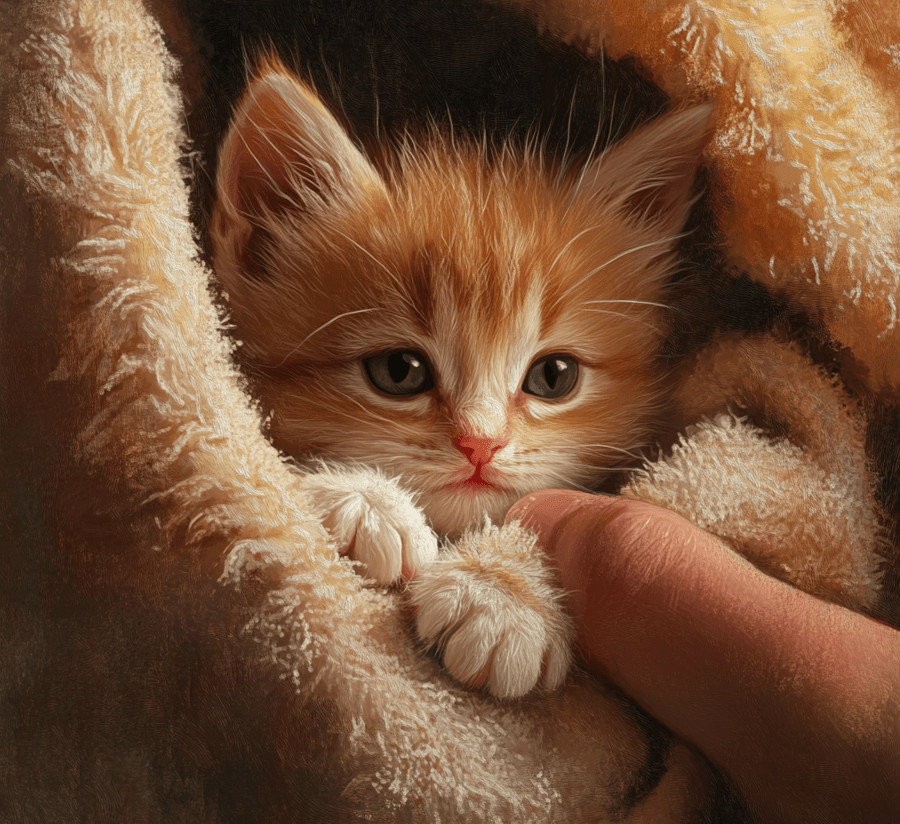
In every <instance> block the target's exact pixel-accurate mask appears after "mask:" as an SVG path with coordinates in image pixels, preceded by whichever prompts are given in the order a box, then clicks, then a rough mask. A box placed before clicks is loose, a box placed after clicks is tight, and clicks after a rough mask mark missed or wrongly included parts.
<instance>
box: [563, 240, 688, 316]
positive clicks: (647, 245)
mask: <svg viewBox="0 0 900 824" xmlns="http://www.w3.org/2000/svg"><path fill="white" fill-rule="evenodd" d="M592 228H594V229H596V228H598V227H596V226H594V227H592ZM588 231H590V230H589V229H585V230H584V232H579V233H578V234H577V235H575V237H574V238H572V240H570V241H569V243H567V244H566V246H565V247H564V248H563V252H564V251H565V250H566V249H568V247H569V246H570V245H571V244H572V242H573V241H575V240H577V239H578V238H579V237H581V235H583V234H584V233H585V232H588ZM685 236H686V235H685V234H683V233H682V234H680V235H672V236H669V237H664V238H659V239H657V240H651V241H650V242H649V243H642V244H641V245H640V246H632V247H631V248H630V249H626V250H625V251H624V252H619V254H617V255H615V256H614V257H611V258H610V259H609V260H607V261H606V262H604V263H601V264H600V265H599V266H598V267H597V268H596V269H592V270H591V271H590V272H588V273H587V274H586V275H585V276H584V277H583V278H581V280H579V281H577V282H576V283H574V284H573V285H572V286H570V287H569V288H568V289H566V291H565V292H563V293H562V295H560V296H559V297H558V298H557V299H556V301H555V302H554V304H553V306H552V307H551V308H555V307H556V306H557V305H558V304H559V302H560V301H561V300H564V299H565V298H567V297H568V296H569V295H570V294H571V293H572V292H573V291H574V290H575V289H577V288H578V287H579V286H581V284H582V283H584V282H585V281H586V280H589V279H590V278H592V277H593V276H594V275H596V274H597V273H598V272H602V271H603V270H604V269H605V268H606V267H607V266H609V265H611V264H613V263H615V262H616V261H617V260H621V259H622V258H623V257H625V256H626V255H633V254H634V253H635V252H641V251H643V250H644V249H649V248H651V247H653V246H663V245H665V244H667V243H672V242H673V241H676V240H680V239H681V238H683V237H685ZM561 255H562V252H560V254H559V255H557V256H556V260H559V258H560V256H561ZM553 263H554V265H556V261H554V262H553ZM550 269H551V271H552V269H553V267H552V266H551V267H550ZM548 274H549V272H548Z"/></svg>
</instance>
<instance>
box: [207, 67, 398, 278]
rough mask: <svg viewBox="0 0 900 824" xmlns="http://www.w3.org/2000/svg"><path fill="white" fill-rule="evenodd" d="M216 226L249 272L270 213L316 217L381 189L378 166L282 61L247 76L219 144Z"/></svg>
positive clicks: (268, 221)
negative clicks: (231, 242) (248, 81)
mask: <svg viewBox="0 0 900 824" xmlns="http://www.w3.org/2000/svg"><path fill="white" fill-rule="evenodd" d="M216 190H217V204H216V221H217V222H218V223H217V225H216V226H215V227H214V231H217V232H218V233H219V234H222V235H228V236H229V237H232V238H233V239H235V240H236V241H237V246H238V249H237V251H238V259H239V260H240V261H241V264H242V265H244V266H245V272H251V271H252V269H253V261H254V259H255V256H256V255H257V254H258V252H259V247H260V246H262V245H263V244H264V242H265V240H266V234H267V231H268V229H269V227H270V224H271V218H273V217H274V218H276V219H277V218H278V217H280V216H281V215H284V214H285V213H287V212H291V213H293V214H306V215H311V216H315V215H317V214H322V213H323V212H327V211H328V210H329V209H334V208H341V207H351V208H352V207H353V206H354V205H356V204H358V203H359V202H360V200H361V199H362V198H364V197H365V196H366V195H367V194H370V193H372V192H374V191H378V192H384V191H386V190H385V186H384V183H383V181H382V179H381V177H380V176H379V174H378V172H377V171H376V170H375V168H374V167H373V166H372V164H371V163H369V161H368V160H367V159H366V158H365V157H364V156H363V154H362V152H360V151H359V149H357V148H356V146H354V145H353V142H352V141H351V140H350V137H349V136H348V135H347V133H346V131H345V130H344V129H343V127H342V126H341V125H340V123H338V121H337V120H336V119H335V118H334V116H333V115H332V114H331V113H330V112H329V111H328V109H327V108H325V105H324V104H323V103H322V101H321V100H320V99H319V97H318V96H317V95H316V93H315V92H314V91H313V90H312V89H311V88H310V87H309V86H307V85H306V84H304V83H302V82H301V81H300V80H299V79H297V78H296V77H294V76H293V75H292V74H290V73H289V72H288V71H287V70H286V69H283V68H281V67H280V66H277V65H275V66H273V67H269V68H267V69H266V70H265V71H264V72H263V73H262V74H261V75H260V76H259V77H257V78H256V79H255V80H253V81H252V82H251V84H250V86H249V88H248V90H247V92H246V94H245V95H244V98H243V99H242V100H241V102H240V104H239V105H238V108H237V110H236V112H235V115H234V118H233V120H232V124H231V126H230V127H229V129H228V134H227V135H226V137H225V140H224V141H223V143H222V148H221V150H220V152H219V160H218V176H217V181H216Z"/></svg>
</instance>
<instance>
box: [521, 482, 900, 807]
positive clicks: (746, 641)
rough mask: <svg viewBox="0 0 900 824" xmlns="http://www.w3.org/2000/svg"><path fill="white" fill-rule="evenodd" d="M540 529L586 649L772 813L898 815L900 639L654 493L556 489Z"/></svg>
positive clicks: (533, 520) (525, 504) (539, 514)
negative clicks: (658, 502)
mask: <svg viewBox="0 0 900 824" xmlns="http://www.w3.org/2000/svg"><path fill="white" fill-rule="evenodd" d="M515 520H521V521H522V522H523V524H525V525H526V526H529V527H531V528H532V529H534V530H535V531H537V533H538V534H539V535H540V538H541V543H542V545H543V547H544V549H545V551H546V552H547V553H548V554H549V555H551V556H552V557H553V558H554V560H555V562H556V564H557V567H558V570H559V575H560V579H561V582H562V584H563V586H564V587H565V588H567V589H568V590H570V592H571V598H570V601H569V603H570V605H571V608H572V610H573V613H574V616H575V619H576V622H577V625H578V641H577V644H578V648H579V651H580V653H581V654H582V656H583V657H584V660H585V661H586V663H587V664H588V665H589V666H591V667H593V668H596V669H598V670H602V671H603V672H605V673H606V674H607V675H608V676H609V677H610V678H611V679H612V680H613V681H614V682H615V683H617V684H618V685H619V686H620V687H621V688H622V689H623V690H624V691H625V692H626V693H627V694H628V695H630V696H631V697H632V698H633V699H634V700H635V701H637V702H638V703H639V704H640V705H642V706H643V707H644V708H645V709H646V710H647V711H648V712H649V713H650V714H651V715H653V716H654V717H655V718H657V719H658V720H659V721H661V722H662V723H664V724H666V725H667V726H668V727H669V728H670V729H672V730H673V731H674V732H676V733H677V734H679V735H680V736H681V737H682V738H683V739H685V740H687V741H690V742H692V743H694V744H695V745H696V746H697V747H698V748H699V749H700V750H701V751H702V752H703V753H704V754H705V755H706V756H707V757H709V758H710V759H711V760H712V761H713V762H715V763H717V764H718V765H719V766H720V767H721V768H722V769H723V770H724V771H725V772H726V773H727V774H728V775H729V776H730V778H731V779H732V781H733V782H734V783H735V785H736V786H737V787H738V788H739V789H740V791H741V792H742V793H743V794H744V796H745V797H746V799H747V801H748V804H749V805H750V807H751V809H752V810H753V811H754V813H755V814H756V815H757V816H758V818H759V820H761V821H766V822H802V821H811V822H816V824H819V822H823V823H824V822H841V824H849V823H850V822H854V823H855V822H858V821H866V822H867V824H870V823H871V822H876V821H878V822H881V821H884V822H894V821H896V815H897V812H896V811H897V799H898V798H900V633H898V632H897V631H896V630H895V629H893V628H891V627H887V626H885V625H883V624H881V623H879V622H877V621H874V620H872V619H870V618H868V617H866V616H864V615H861V614H859V613H855V612H851V611H849V610H846V609H844V608H842V607H839V606H836V605H834V604H830V603H826V602H823V601H820V600H818V599H816V598H814V597H813V596H811V595H808V594H807V593H805V592H801V591H800V590H797V589H795V588H793V587H791V586H788V585H787V584H784V583H782V582H781V581H778V580H776V579H774V578H771V577H769V576H767V575H765V574H763V573H762V572H760V571H759V570H758V569H756V568H755V567H754V566H752V565H751V564H750V563H749V562H747V561H746V560H744V559H743V558H741V557H740V556H739V555H737V554H736V553H734V552H732V551H731V550H730V549H728V547H727V546H726V545H725V544H723V543H722V542H720V541H719V540H718V539H716V538H715V537H714V536H713V535H711V534H709V533H707V532H705V531H704V530H701V529H699V528H697V527H695V526H693V525H692V524H690V523H689V522H688V521H686V520H685V519H683V518H681V517H680V516H679V515H676V514H675V513H673V512H670V511H668V510H665V509H661V508H660V507H657V506H654V505H652V504H648V503H645V502H642V501H636V500H628V499H622V498H612V497H605V496H596V495H585V494H583V493H578V492H571V491H560V490H549V491H544V492H539V493H534V494H531V495H528V496H526V497H525V498H523V499H522V500H521V501H519V502H518V503H517V504H515V505H514V506H513V508H512V509H511V510H510V511H509V513H508V515H507V521H515Z"/></svg>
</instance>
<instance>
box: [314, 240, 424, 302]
mask: <svg viewBox="0 0 900 824" xmlns="http://www.w3.org/2000/svg"><path fill="white" fill-rule="evenodd" d="M332 231H334V233H335V234H337V235H340V236H341V237H342V238H344V239H345V240H349V241H350V243H352V244H353V245H354V246H355V247H356V248H357V249H359V251H360V252H362V253H363V254H364V255H367V256H368V257H369V258H370V259H371V260H372V262H373V263H375V264H376V265H377V266H380V267H381V268H382V269H384V271H385V272H386V273H387V276H388V277H389V278H390V279H391V280H392V281H394V283H395V284H396V285H397V289H398V290H399V293H400V296H401V297H402V298H404V299H406V294H405V293H406V290H405V289H404V287H403V284H402V282H401V281H400V278H399V277H398V276H397V274H396V273H394V272H392V271H391V270H390V269H388V267H387V266H385V265H384V263H382V262H381V261H380V260H379V259H378V258H377V257H375V255H373V254H372V253H371V252H370V251H369V250H368V249H366V248H365V247H364V246H361V245H360V244H359V243H357V242H356V241H355V240H354V239H353V238H352V237H350V235H347V234H345V233H344V232H342V231H340V230H339V229H333V230H332ZM408 302H409V301H408V300H407V303H408Z"/></svg>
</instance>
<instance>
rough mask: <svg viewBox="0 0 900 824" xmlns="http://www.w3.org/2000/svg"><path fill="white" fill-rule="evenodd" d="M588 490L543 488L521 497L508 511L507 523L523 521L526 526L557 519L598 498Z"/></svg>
mask: <svg viewBox="0 0 900 824" xmlns="http://www.w3.org/2000/svg"><path fill="white" fill-rule="evenodd" d="M596 497H597V496H596V495H591V494H589V493H587V492H577V491H575V490H572V489H541V490H538V491H537V492H530V493H529V494H528V495H525V496H524V497H523V498H519V500H518V501H516V502H515V503H514V504H513V505H512V506H511V507H510V509H509V511H508V512H507V513H506V523H511V522H512V521H521V522H522V523H524V524H525V525H526V526H535V525H536V524H537V523H538V522H543V521H555V520H557V519H559V518H561V517H562V516H564V515H567V514H569V513H570V512H573V511H575V510H576V509H580V508H581V507H582V506H584V505H585V504H586V503H588V502H590V501H592V500H593V499H594V498H596Z"/></svg>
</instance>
